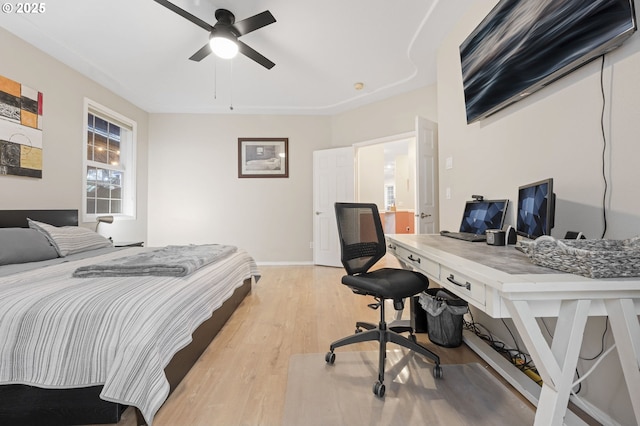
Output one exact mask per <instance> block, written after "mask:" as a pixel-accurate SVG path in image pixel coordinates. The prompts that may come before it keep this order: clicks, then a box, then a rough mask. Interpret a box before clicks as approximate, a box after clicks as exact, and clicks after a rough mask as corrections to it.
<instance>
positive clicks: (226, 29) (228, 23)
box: [154, 0, 276, 69]
mask: <svg viewBox="0 0 640 426" xmlns="http://www.w3.org/2000/svg"><path fill="white" fill-rule="evenodd" d="M154 1H155V2H156V3H159V4H161V5H162V6H164V7H166V8H167V9H169V10H172V11H173V12H175V13H177V14H178V15H180V16H182V17H183V18H186V19H188V20H189V21H191V22H193V23H194V24H196V25H197V26H199V27H201V28H204V29H205V30H207V31H209V33H210V34H209V43H207V44H205V45H204V46H203V47H202V48H201V49H200V50H198V51H197V52H196V53H194V54H193V55H192V56H191V57H190V58H189V59H191V60H192V61H196V62H199V61H201V60H202V59H204V58H205V57H207V56H208V55H209V54H211V53H212V52H213V53H215V54H216V55H217V56H220V57H222V58H232V57H233V56H235V55H236V54H237V53H238V52H240V53H242V54H243V55H245V56H246V57H248V58H250V59H253V60H254V61H256V62H257V63H259V64H260V65H262V66H263V67H265V68H267V69H271V68H273V67H274V65H275V63H273V62H271V61H270V60H269V59H267V58H265V57H264V56H263V55H261V54H260V53H258V52H257V51H255V50H254V49H252V48H251V47H249V46H247V45H246V44H244V43H243V42H241V41H240V40H238V37H241V36H243V35H245V34H248V33H250V32H252V31H255V30H258V29H260V28H262V27H265V26H267V25H269V24H273V23H274V22H276V18H274V17H273V15H272V14H271V12H269V11H268V10H265V11H264V12H262V13H258V14H257V15H254V16H252V17H250V18H247V19H243V20H242V21H239V22H235V20H236V18H235V16H234V15H233V13H231V12H229V11H228V10H226V9H218V10H216V13H215V16H216V20H217V21H218V22H216V24H215V25H213V26H212V25H209V24H208V23H206V22H205V21H203V20H202V19H200V18H198V17H196V16H194V15H192V14H190V13H189V12H187V11H186V10H183V9H181V8H179V7H178V6H176V5H175V4H173V3H171V2H168V1H167V0H154Z"/></svg>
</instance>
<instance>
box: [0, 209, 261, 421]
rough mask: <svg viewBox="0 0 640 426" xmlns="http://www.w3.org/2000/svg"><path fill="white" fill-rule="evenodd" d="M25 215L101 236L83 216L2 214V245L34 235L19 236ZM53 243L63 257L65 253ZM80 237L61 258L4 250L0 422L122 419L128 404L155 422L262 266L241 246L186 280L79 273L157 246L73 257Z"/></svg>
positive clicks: (0, 267)
mask: <svg viewBox="0 0 640 426" xmlns="http://www.w3.org/2000/svg"><path fill="white" fill-rule="evenodd" d="M27 217H29V218H30V219H32V220H33V221H32V223H31V226H32V228H33V227H34V226H36V227H37V224H47V225H48V226H51V225H53V226H55V227H63V226H73V227H74V228H72V230H74V231H76V230H77V231H82V232H83V233H86V234H87V235H88V236H87V238H89V239H92V238H94V236H95V233H92V231H90V230H86V229H84V228H82V229H80V228H79V227H77V225H78V215H77V211H75V210H35V211H34V210H32V211H24V210H20V211H18V210H10V211H7V210H5V211H0V228H11V229H8V230H6V229H5V230H0V231H3V232H4V233H3V234H0V235H4V236H5V238H4V239H5V241H4V243H5V244H7V241H8V240H7V237H6V236H7V235H13V234H9V233H8V232H11V233H13V232H14V231H15V232H19V235H23V234H28V236H29V238H31V237H32V235H34V234H33V232H36V231H37V229H36V230H33V229H30V230H24V229H23V230H22V231H20V230H17V228H28V226H29V224H28V222H27V219H26V218H27ZM34 224H35V225H34ZM42 226H44V225H42ZM53 229H55V232H58V230H63V229H65V228H53ZM27 231H28V232H27ZM31 231H33V232H31ZM89 234H93V235H89ZM54 236H55V234H54ZM47 237H49V235H47ZM37 238H40V236H38V237H37ZM73 238H76V237H75V236H74V237H73ZM56 241H57V242H58V243H60V244H58V245H59V247H58V246H57V247H56V250H58V251H59V252H60V250H61V249H64V248H65V247H67V246H65V244H66V242H64V241H63V242H61V240H60V239H58V240H56ZM56 241H52V243H54V245H55V243H56ZM74 242H75V240H73V241H72V242H71V243H70V245H69V246H68V247H67V248H69V247H70V249H69V250H67V252H63V253H65V256H64V257H60V256H59V253H58V256H56V257H54V258H51V259H44V260H37V261H32V262H26V263H17V264H7V262H11V261H12V260H11V259H9V260H7V258H6V257H7V253H9V254H8V256H9V257H11V256H12V255H13V253H14V251H16V252H19V251H20V244H17V245H15V247H16V249H15V250H13V249H12V250H11V251H9V252H8V251H7V250H6V249H5V250H4V252H3V251H2V248H1V247H0V300H2V303H0V424H2V425H11V424H16V425H17V424H19V425H27V424H34V425H35V424H37V425H45V424H49V425H59V424H97V423H117V422H118V421H119V420H120V416H121V414H122V412H123V411H124V410H125V409H126V408H127V406H134V407H136V416H137V419H138V423H139V424H145V423H146V424H152V422H153V417H154V416H155V413H156V412H157V410H158V409H159V408H160V406H161V405H162V403H163V402H164V401H165V400H166V398H167V396H168V395H169V393H170V392H171V391H172V390H173V389H174V388H175V387H176V386H177V385H178V384H179V382H180V381H181V380H182V378H183V377H184V376H185V375H186V374H187V372H188V371H189V369H190V368H191V366H192V365H193V364H194V363H195V361H196V360H197V359H198V358H199V356H200V355H201V353H202V352H203V351H204V350H205V349H206V347H207V346H208V345H209V343H210V342H211V341H212V340H213V338H214V337H215V335H216V334H217V333H218V331H219V330H220V329H221V328H222V326H223V325H224V323H225V322H226V321H227V319H228V318H229V317H230V316H231V314H232V313H233V312H234V310H235V309H236V307H237V306H238V305H239V304H240V302H241V301H242V300H243V299H244V297H245V296H246V295H247V294H248V293H249V292H250V290H251V285H252V280H257V279H258V278H259V271H258V269H257V266H256V264H255V262H254V260H253V259H252V258H251V256H250V255H249V254H248V253H247V252H246V251H244V250H242V249H235V248H233V250H229V251H228V252H225V253H224V256H222V255H221V258H220V259H219V260H216V261H213V262H211V263H208V264H206V265H204V266H201V267H199V268H197V270H195V271H194V272H192V273H190V274H188V275H186V276H149V275H142V276H125V277H88V278H75V277H73V276H72V275H73V274H74V273H77V271H79V270H81V269H83V268H85V269H86V268H91V267H94V266H95V265H101V264H103V263H105V262H106V263H108V262H113V261H114V260H115V261H117V260H119V259H122V258H125V257H126V258H127V259H128V258H132V257H135V256H140V255H143V256H144V255H147V254H148V253H150V252H155V251H158V250H159V249H157V248H144V247H127V248H114V247H112V246H111V245H107V246H104V247H98V248H91V249H89V250H82V251H79V252H74V248H73V247H74V246H73V243H74ZM92 242H93V240H92ZM2 244H3V242H2V240H0V246H1V245H2ZM85 245H89V244H88V243H87V244H85ZM3 253H4V254H3ZM3 256H4V261H3ZM41 257H42V256H41ZM44 257H47V256H44ZM18 331H19V335H20V337H16V335H18ZM83 333H84V334H83ZM25 336H27V337H25ZM41 367H42V370H40V368H41Z"/></svg>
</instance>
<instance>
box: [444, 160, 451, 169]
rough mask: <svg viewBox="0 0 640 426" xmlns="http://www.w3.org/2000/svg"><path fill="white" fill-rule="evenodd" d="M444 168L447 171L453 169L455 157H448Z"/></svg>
mask: <svg viewBox="0 0 640 426" xmlns="http://www.w3.org/2000/svg"><path fill="white" fill-rule="evenodd" d="M444 168H445V169H447V170H449V169H453V157H447V159H446V160H445V165H444Z"/></svg>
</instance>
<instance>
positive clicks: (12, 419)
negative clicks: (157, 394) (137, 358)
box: [0, 210, 252, 426]
mask: <svg viewBox="0 0 640 426" xmlns="http://www.w3.org/2000/svg"><path fill="white" fill-rule="evenodd" d="M27 217H29V218H31V219H33V220H38V221H42V222H46V223H49V224H51V225H55V226H65V225H76V226H77V225H78V211H77V210H0V228H9V227H27V226H28V225H27V219H26V218H27ZM251 282H252V280H251V278H249V279H246V280H245V281H244V282H243V284H242V286H240V287H238V288H237V289H236V290H235V291H234V293H233V295H232V296H231V297H230V298H229V299H228V300H227V301H225V302H224V303H223V304H222V306H221V307H220V308H218V309H217V310H215V311H214V312H213V315H212V316H211V318H209V319H208V320H207V321H205V322H203V323H202V324H201V325H200V326H199V327H198V328H197V329H196V330H195V331H194V333H193V335H192V339H193V340H192V342H191V343H190V344H189V345H188V346H186V347H184V348H183V349H181V350H180V351H178V352H177V353H176V354H175V355H174V356H173V358H172V359H171V362H169V364H168V365H167V367H166V368H165V370H164V371H165V374H166V376H167V380H168V381H169V385H170V387H171V388H170V389H171V390H170V392H173V390H174V389H175V388H176V387H177V386H178V384H179V383H180V382H181V381H182V379H183V378H184V376H186V374H187V373H188V372H189V370H190V369H191V367H192V366H193V365H194V364H195V362H196V361H197V360H198V358H199V357H200V355H201V354H202V353H203V352H204V351H205V349H206V348H207V347H208V346H209V344H210V343H211V341H212V340H213V338H214V337H215V336H216V335H217V334H218V332H219V331H220V330H221V329H222V326H223V325H224V324H225V323H226V322H227V320H228V319H229V318H230V317H231V315H232V314H233V312H234V311H235V310H236V308H237V307H238V306H239V305H240V303H241V302H242V301H243V300H244V298H245V297H246V296H247V295H248V294H249V293H250V292H251ZM101 391H102V386H92V387H87V388H73V389H44V388H38V387H34V386H27V385H17V384H16V385H0V424H1V425H20V426H25V425H38V426H40V425H82V424H100V423H118V422H119V421H120V417H121V415H122V413H123V412H124V410H125V409H126V408H127V406H125V405H122V404H118V403H113V402H108V401H104V400H102V399H100V392H101ZM136 418H137V422H138V424H139V425H143V424H145V421H144V418H143V417H142V415H141V413H140V411H139V410H138V409H136Z"/></svg>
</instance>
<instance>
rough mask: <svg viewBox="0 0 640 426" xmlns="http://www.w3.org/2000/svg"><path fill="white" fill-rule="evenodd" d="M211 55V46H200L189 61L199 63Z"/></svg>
mask: <svg viewBox="0 0 640 426" xmlns="http://www.w3.org/2000/svg"><path fill="white" fill-rule="evenodd" d="M211 53H212V50H211V46H210V45H209V43H207V44H205V45H204V46H202V48H201V49H200V50H198V51H197V52H196V53H194V54H193V55H191V57H190V58H189V59H191V60H192V61H196V62H200V61H201V60H203V59H204V58H206V57H207V56H209V55H210V54H211Z"/></svg>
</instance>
